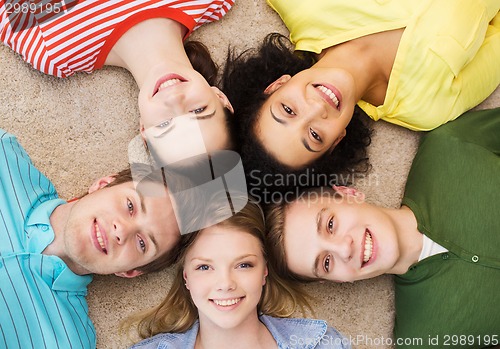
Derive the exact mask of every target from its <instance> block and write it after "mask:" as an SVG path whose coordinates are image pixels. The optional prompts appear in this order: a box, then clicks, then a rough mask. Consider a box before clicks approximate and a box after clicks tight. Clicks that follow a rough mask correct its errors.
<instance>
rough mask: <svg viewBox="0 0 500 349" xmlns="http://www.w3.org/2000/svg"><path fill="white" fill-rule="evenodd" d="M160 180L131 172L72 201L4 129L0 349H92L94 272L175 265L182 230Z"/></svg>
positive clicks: (0, 136)
mask: <svg viewBox="0 0 500 349" xmlns="http://www.w3.org/2000/svg"><path fill="white" fill-rule="evenodd" d="M161 178H162V177H161V176H159V180H158V179H156V178H155V177H154V176H153V175H149V176H148V177H144V178H143V179H142V180H141V181H140V185H137V183H136V182H134V181H132V174H131V172H130V170H126V171H123V172H121V173H120V174H118V175H116V176H109V177H103V178H101V179H99V180H98V181H96V182H95V183H94V184H93V185H92V186H91V187H90V189H89V193H88V195H85V196H83V197H81V198H79V199H77V200H73V201H70V202H66V201H64V200H62V199H59V198H58V195H57V193H56V190H55V188H54V186H53V185H52V183H51V182H50V181H49V180H48V179H47V178H46V177H45V176H44V175H43V174H41V173H40V172H39V171H38V170H37V169H36V168H35V166H34V165H33V163H32V162H31V160H30V158H29V157H28V155H27V154H26V152H25V151H24V149H23V148H22V147H21V145H20V144H19V143H18V141H17V139H16V138H15V137H14V136H13V135H11V134H9V133H6V132H5V131H3V130H0V184H1V185H0V347H5V348H34V347H36V348H51V349H52V348H71V347H78V348H95V346H96V336H95V330H94V327H93V325H92V322H91V320H90V318H89V314H88V307H87V303H86V300H85V296H86V294H87V285H88V284H89V283H90V281H91V280H92V277H91V274H93V273H96V274H116V275H118V276H121V277H135V276H137V275H140V274H143V273H147V272H152V271H156V270H159V269H161V268H163V267H165V266H167V265H168V264H171V262H172V258H173V254H172V253H171V251H173V250H174V249H175V246H176V245H177V243H178V241H179V238H180V234H179V227H178V225H177V221H176V216H175V213H174V206H175V205H174V204H173V201H171V200H170V198H169V194H168V192H167V187H166V185H165V184H164V182H163V181H162V180H161ZM141 188H147V190H148V191H143V190H140V189H141ZM151 192H154V193H156V195H149V193H151Z"/></svg>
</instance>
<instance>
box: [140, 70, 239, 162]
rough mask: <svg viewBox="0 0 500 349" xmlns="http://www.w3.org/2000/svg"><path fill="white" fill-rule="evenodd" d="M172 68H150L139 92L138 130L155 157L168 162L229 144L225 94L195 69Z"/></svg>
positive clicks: (228, 104)
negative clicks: (150, 70)
mask: <svg viewBox="0 0 500 349" xmlns="http://www.w3.org/2000/svg"><path fill="white" fill-rule="evenodd" d="M174 68H175V69H173V68H172V65H171V64H170V65H169V67H168V69H167V68H165V67H161V66H159V67H155V68H154V69H152V72H151V73H150V74H149V76H148V78H147V79H146V80H145V82H144V84H143V86H142V88H141V90H140V92H139V111H140V114H141V119H140V124H141V134H142V136H143V138H144V139H145V140H146V141H147V142H148V146H149V147H150V148H154V150H155V151H154V153H155V154H156V155H157V156H158V157H159V159H157V160H159V161H160V162H162V164H167V163H173V162H175V161H178V160H181V159H184V158H188V157H191V156H195V155H198V154H201V153H205V152H207V151H208V152H212V151H214V150H220V149H227V148H229V146H230V144H229V143H230V141H229V139H230V138H229V135H228V130H227V127H226V115H225V109H226V108H228V109H229V110H232V107H231V105H230V103H229V101H228V100H227V97H226V96H225V95H224V94H223V93H222V92H221V91H220V90H219V89H217V88H216V87H211V86H210V85H209V84H208V83H207V81H206V80H205V78H204V77H203V76H202V75H200V74H199V73H198V72H197V71H196V70H194V69H192V68H189V67H185V66H182V65H179V66H176V67H174ZM174 71H175V72H174Z"/></svg>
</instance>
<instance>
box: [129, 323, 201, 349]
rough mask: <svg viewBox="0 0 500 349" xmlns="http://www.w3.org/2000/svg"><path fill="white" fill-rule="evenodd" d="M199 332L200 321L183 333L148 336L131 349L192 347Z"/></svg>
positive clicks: (190, 348) (178, 348) (183, 348)
mask: <svg viewBox="0 0 500 349" xmlns="http://www.w3.org/2000/svg"><path fill="white" fill-rule="evenodd" d="M197 334H198V321H197V322H195V323H194V325H193V326H192V327H191V328H190V329H189V330H187V331H186V332H182V333H160V334H157V335H156V336H154V337H151V338H146V339H144V340H142V341H140V342H139V343H137V344H135V345H134V346H132V347H130V349H192V348H194V344H195V341H196V335H197Z"/></svg>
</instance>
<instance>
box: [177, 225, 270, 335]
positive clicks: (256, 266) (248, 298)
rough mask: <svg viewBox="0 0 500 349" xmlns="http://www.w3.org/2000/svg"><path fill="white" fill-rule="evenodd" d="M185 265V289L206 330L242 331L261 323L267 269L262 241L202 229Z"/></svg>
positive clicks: (227, 230) (222, 230) (221, 229)
mask: <svg viewBox="0 0 500 349" xmlns="http://www.w3.org/2000/svg"><path fill="white" fill-rule="evenodd" d="M200 234H201V235H200V236H199V237H198V238H197V240H196V242H195V243H194V245H193V246H192V247H191V248H190V250H189V251H188V252H187V254H186V257H185V262H184V279H185V281H186V287H187V288H188V290H189V292H190V293H191V297H192V299H193V302H194V303H195V305H196V307H197V308H198V313H199V318H200V324H201V325H202V326H204V328H207V327H212V328H224V329H229V328H240V329H241V328H243V327H244V326H245V323H247V322H250V321H258V318H257V305H258V303H259V301H260V298H261V295H262V287H263V286H264V285H265V282H266V281H265V278H266V276H267V267H266V262H265V260H264V256H263V254H262V246H261V244H260V242H259V240H258V239H257V238H256V237H254V236H252V235H251V234H249V233H246V232H243V231H238V230H235V229H234V228H233V229H231V228H224V227H217V226H214V227H211V228H208V229H205V230H203V231H202V232H201V233H200Z"/></svg>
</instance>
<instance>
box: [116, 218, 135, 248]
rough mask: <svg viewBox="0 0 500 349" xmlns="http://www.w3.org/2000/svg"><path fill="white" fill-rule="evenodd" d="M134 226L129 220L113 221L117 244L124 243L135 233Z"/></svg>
mask: <svg viewBox="0 0 500 349" xmlns="http://www.w3.org/2000/svg"><path fill="white" fill-rule="evenodd" d="M135 230H136V229H135V227H134V226H133V225H132V224H131V223H130V222H125V221H121V222H118V221H116V222H113V234H114V237H115V241H116V243H117V244H118V245H125V244H126V243H127V241H128V240H129V239H130V237H131V236H133V235H135Z"/></svg>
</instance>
